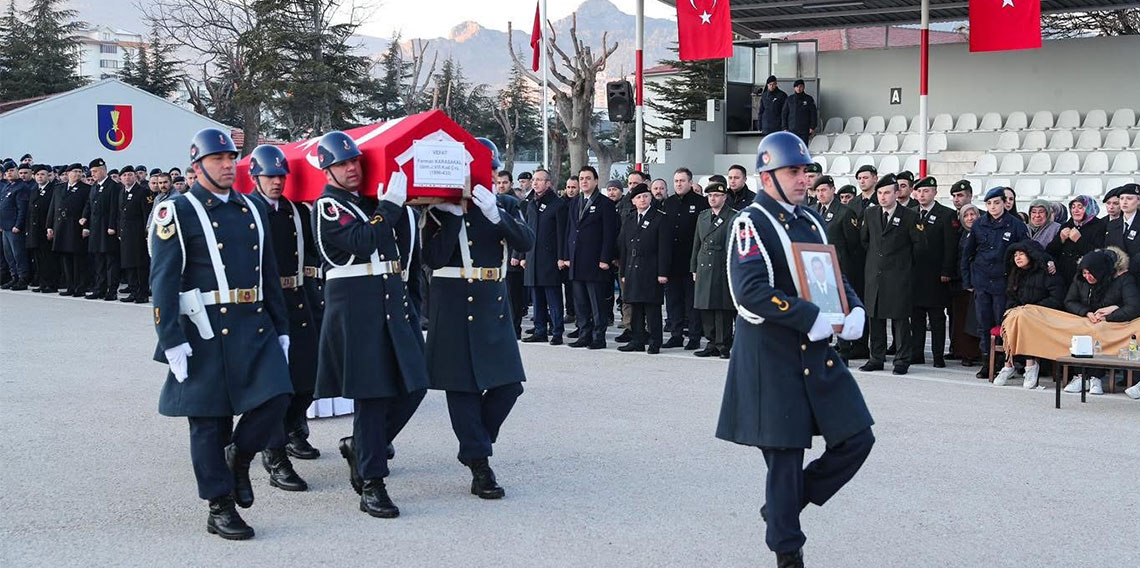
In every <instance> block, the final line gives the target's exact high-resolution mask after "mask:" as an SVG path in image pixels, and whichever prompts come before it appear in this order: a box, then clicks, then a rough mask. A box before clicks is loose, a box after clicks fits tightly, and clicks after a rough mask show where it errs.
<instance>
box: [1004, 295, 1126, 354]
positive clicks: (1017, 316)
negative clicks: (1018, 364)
mask: <svg viewBox="0 0 1140 568" xmlns="http://www.w3.org/2000/svg"><path fill="white" fill-rule="evenodd" d="M1001 333H1002V341H1003V342H1004V344H1005V352H1006V355H1007V356H1009V355H1022V356H1026V357H1040V358H1042V359H1057V358H1058V357H1064V356H1066V355H1068V354H1069V347H1070V346H1071V345H1072V338H1073V336H1074V335H1089V336H1092V338H1093V340H1094V341H1095V340H1100V345H1101V349H1102V354H1103V355H1105V356H1107V357H1115V356H1116V355H1117V353H1118V351H1119V350H1120V348H1121V347H1128V341H1129V340H1130V339H1131V336H1132V334H1134V333H1136V334H1140V320H1132V321H1130V322H1124V323H1109V322H1103V323H1098V324H1092V323H1090V322H1089V320H1088V319H1087V318H1084V317H1081V316H1076V315H1073V314H1070V313H1068V312H1062V311H1059V310H1053V309H1050V308H1043V307H1041V306H1019V307H1016V308H1013V309H1012V310H1009V311H1008V312H1006V313H1005V320H1004V321H1003V322H1002V331H1001Z"/></svg>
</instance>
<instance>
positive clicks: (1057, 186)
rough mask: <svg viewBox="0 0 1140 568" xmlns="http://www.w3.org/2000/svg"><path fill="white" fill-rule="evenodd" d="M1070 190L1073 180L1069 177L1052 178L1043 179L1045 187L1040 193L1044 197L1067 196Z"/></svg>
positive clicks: (1071, 189)
mask: <svg viewBox="0 0 1140 568" xmlns="http://www.w3.org/2000/svg"><path fill="white" fill-rule="evenodd" d="M1072 191H1073V182H1072V181H1070V180H1069V178H1052V179H1047V180H1045V189H1043V190H1042V192H1041V193H1042V195H1043V196H1045V197H1068V195H1069V193H1070V192H1072Z"/></svg>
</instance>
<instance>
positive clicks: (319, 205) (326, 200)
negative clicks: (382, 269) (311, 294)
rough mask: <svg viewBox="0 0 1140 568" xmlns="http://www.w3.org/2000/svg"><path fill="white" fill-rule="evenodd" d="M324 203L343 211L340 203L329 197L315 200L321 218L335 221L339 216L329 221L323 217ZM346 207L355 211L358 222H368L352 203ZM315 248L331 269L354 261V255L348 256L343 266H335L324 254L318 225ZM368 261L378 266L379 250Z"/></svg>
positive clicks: (339, 265) (362, 212)
mask: <svg viewBox="0 0 1140 568" xmlns="http://www.w3.org/2000/svg"><path fill="white" fill-rule="evenodd" d="M325 203H331V204H332V205H333V206H335V207H336V208H337V209H344V206H343V205H341V204H340V203H338V202H337V200H335V199H333V198H331V197H322V198H321V199H318V200H317V212H318V213H319V214H320V216H321V218H322V219H324V220H326V221H336V220H337V219H338V218H339V217H340V216H339V214H338V215H337V216H336V217H332V218H331V219H330V218H329V217H328V216H326V215H325V209H324V206H323V204H325ZM348 206H349V207H350V208H352V210H353V211H355V212H356V214H357V215H359V217H357V218H358V219H359V220H361V221H367V220H368V216H367V215H365V214H364V211H363V210H361V209H360V208H359V207H357V206H356V204H355V203H352V202H351V201H350V202H348ZM350 214H351V212H350ZM318 223H319V221H318ZM393 236H394V235H393ZM317 246H318V247H319V248H320V251H321V256H323V257H324V258H325V260H326V261H327V262H328V263H329V264H331V265H332V267H333V268H344V267H346V266H349V265H351V264H352V262H353V261H354V260H356V255H355V254H350V255H348V261H346V262H345V263H344V264H337V263H335V262H333V260H332V259H331V258H329V255H328V253H327V252H325V245H324V242H323V241H322V239H321V231H320V226H319V225H318V227H317ZM397 250H399V249H398V247H397ZM368 260H369V261H370V262H372V264H374V265H378V264H380V251H379V250H374V251H372V256H370V257H369V259H368Z"/></svg>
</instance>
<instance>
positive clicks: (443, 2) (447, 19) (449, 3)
mask: <svg viewBox="0 0 1140 568" xmlns="http://www.w3.org/2000/svg"><path fill="white" fill-rule="evenodd" d="M582 1H583V0H547V4H546V9H547V11H549V12H550V13H549V15H548V17H549V19H551V20H557V19H559V18H563V17H566V16H568V15H570V13H571V12H573V11H574V9H575V8H577V7H578V6H579V5H580V4H581V3H582ZM610 1H611V2H613V4H614V5H615V6H617V7H618V9H619V10H621V11H623V12H626V13H629V14H632V13H633V11H634V8H635V6H636V1H635V0H610ZM644 1H645V15H646V17H651V18H670V19H673V18H675V14H676V11H675V10H676V9H675V8H673V7H672V6H669V5H666V4H663V3H661V2H659V1H658V0H644ZM358 2H359V4H360V5H362V6H370V7H371V8H372V9H373V10H374V12H373V14H372V17H371V18H370V20H369V22H368V23H367V24H365V25H364V26H363V27H362V28H361V29H360V33H362V34H365V35H370V36H377V37H386V38H387V37H393V35H395V32H397V31H400V32H402V33H403V37H405V38H409V37H418V38H435V37H446V36H447V34H448V32H450V31H451V28H453V27H455V26H456V24H459V23H462V22H465V21H468V20H471V21H475V22H478V23H479V24H480V25H482V26H483V27H486V28H491V29H495V30H501V31H506V30H507V22H508V21H512V22H514V26H515V29H523V30H527V31H529V30H530V28H531V24H532V23H533V21H534V7H535V5H536V0H358Z"/></svg>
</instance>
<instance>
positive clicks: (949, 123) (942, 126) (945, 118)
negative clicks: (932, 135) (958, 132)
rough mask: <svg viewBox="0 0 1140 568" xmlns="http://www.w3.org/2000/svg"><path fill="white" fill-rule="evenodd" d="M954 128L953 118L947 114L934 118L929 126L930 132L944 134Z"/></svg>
mask: <svg viewBox="0 0 1140 568" xmlns="http://www.w3.org/2000/svg"><path fill="white" fill-rule="evenodd" d="M953 128H954V117H952V116H950V115H948V114H945V113H943V114H940V115H937V116H935V117H934V122H932V123H931V124H930V131H931V132H946V131H947V130H952V129H953Z"/></svg>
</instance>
